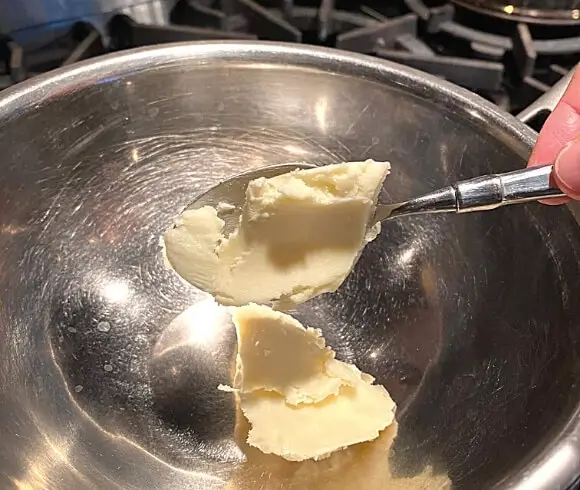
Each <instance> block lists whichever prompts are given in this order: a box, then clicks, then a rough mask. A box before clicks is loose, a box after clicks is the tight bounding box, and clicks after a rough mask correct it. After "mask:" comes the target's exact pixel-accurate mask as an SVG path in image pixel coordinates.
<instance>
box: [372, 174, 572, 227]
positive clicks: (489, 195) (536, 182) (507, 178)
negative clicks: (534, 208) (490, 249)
mask: <svg viewBox="0 0 580 490" xmlns="http://www.w3.org/2000/svg"><path fill="white" fill-rule="evenodd" d="M552 168H553V165H543V166H539V167H530V168H525V169H522V170H515V171H514V172H507V173H503V174H490V175H483V176H481V177H475V178H474V179H469V180H462V181H459V182H456V183H455V184H452V185H449V186H447V187H443V188H442V189H439V190H436V191H434V192H430V193H429V194H424V195H422V196H419V197H415V198H413V199H411V200H409V201H406V202H403V203H398V204H383V205H379V206H377V209H376V211H375V216H374V222H376V221H383V220H386V219H390V218H397V217H399V216H410V215H414V214H427V213H470V212H472V211H487V210H490V209H495V208H499V207H501V206H505V205H507V204H516V203H522V202H529V201H537V200H539V199H549V198H553V197H564V196H565V194H564V193H563V192H562V191H561V190H560V189H558V188H557V187H554V186H552V183H551V179H550V176H551V174H552Z"/></svg>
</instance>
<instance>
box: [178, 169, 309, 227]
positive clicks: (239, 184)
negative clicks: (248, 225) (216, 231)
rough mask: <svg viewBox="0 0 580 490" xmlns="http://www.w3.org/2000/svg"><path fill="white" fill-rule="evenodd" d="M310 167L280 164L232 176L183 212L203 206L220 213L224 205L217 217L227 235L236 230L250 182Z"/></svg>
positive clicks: (206, 192)
mask: <svg viewBox="0 0 580 490" xmlns="http://www.w3.org/2000/svg"><path fill="white" fill-rule="evenodd" d="M312 167H314V165H310V164H307V163H281V164H278V165H268V166H267V167H261V168H257V169H254V170H250V171H249V172H242V173H241V174H239V175H234V176H232V177H230V178H228V179H226V180H224V181H221V182H218V183H217V184H216V185H214V186H213V187H211V188H210V189H208V190H207V191H205V192H204V193H203V194H201V195H199V196H197V197H196V198H195V200H194V201H193V202H191V203H189V204H188V205H187V206H186V207H185V209H184V211H186V210H189V209H199V208H203V207H204V206H211V207H212V208H216V209H218V211H220V208H222V209H223V206H224V205H225V206H226V207H227V208H229V209H227V211H226V212H219V216H220V218H221V219H222V220H223V221H224V227H223V233H224V234H225V235H229V234H230V233H232V232H233V231H234V230H235V229H236V227H237V226H238V223H239V222H240V215H241V214H242V206H243V205H244V201H245V200H246V188H247V187H248V184H249V183H250V182H251V181H252V180H254V179H258V178H260V177H264V178H266V179H269V178H270V177H275V176H276V175H280V174H285V173H286V172H292V170H297V169H306V168H312Z"/></svg>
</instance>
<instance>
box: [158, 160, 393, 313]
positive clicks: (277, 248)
mask: <svg viewBox="0 0 580 490" xmlns="http://www.w3.org/2000/svg"><path fill="white" fill-rule="evenodd" d="M389 169H390V165H389V164H388V163H386V162H375V161H373V160H366V161H364V162H348V163H340V164H335V165H327V166H323V167H315V168H311V169H306V170H295V171H292V172H288V173H284V174H281V175H276V176H274V177H271V178H264V177H261V178H257V179H255V180H251V181H250V182H249V183H248V184H247V188H246V191H245V202H244V203H243V205H242V210H241V215H240V217H239V222H238V224H237V226H236V227H235V229H234V231H233V232H232V233H231V234H230V235H229V236H225V233H224V227H225V222H224V220H222V218H221V217H220V216H219V215H218V211H217V210H216V209H215V208H212V207H207V206H205V207H202V208H200V209H194V210H188V211H186V212H184V213H183V214H182V215H181V216H180V217H179V218H178V220H177V221H176V223H175V226H174V227H172V228H171V229H170V230H168V231H167V232H166V233H165V234H164V236H163V240H164V245H165V253H166V256H167V259H168V261H169V263H170V265H171V266H172V267H173V269H174V270H175V271H176V272H177V273H178V274H180V275H181V276H182V277H183V278H184V279H185V280H187V281H189V282H190V283H192V284H194V285H195V286H197V287H199V288H201V289H203V290H205V291H207V292H209V293H211V294H212V295H213V296H215V298H216V300H217V301H218V302H219V303H221V304H225V305H235V306H241V305H244V304H247V303H251V302H253V303H261V304H274V305H275V306H277V307H278V308H292V307H294V306H295V305H297V304H300V303H303V302H305V301H307V300H308V299H310V298H312V297H314V296H317V295H319V294H322V293H326V292H332V291H335V290H336V289H337V288H338V287H339V286H340V284H341V283H342V282H343V281H344V279H345V278H346V276H347V275H348V274H349V273H350V271H351V269H352V267H353V266H354V264H355V262H356V260H357V258H358V256H359V254H360V252H361V251H362V249H363V248H364V246H365V245H366V244H367V243H368V242H369V241H371V240H373V239H374V238H375V237H376V236H377V234H378V232H379V231H380V224H379V223H377V224H376V225H374V226H372V227H370V228H369V221H370V220H371V218H372V216H373V213H374V209H375V205H376V200H377V197H378V193H379V191H380V189H381V187H382V184H383V181H384V179H385V177H386V176H387V174H388V173H389ZM240 204H241V203H240Z"/></svg>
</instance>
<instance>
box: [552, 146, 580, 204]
mask: <svg viewBox="0 0 580 490" xmlns="http://www.w3.org/2000/svg"><path fill="white" fill-rule="evenodd" d="M554 174H555V176H556V181H557V182H558V183H559V184H560V187H561V188H562V190H563V191H564V192H566V194H569V195H570V197H572V198H575V199H577V198H578V197H580V139H576V140H574V141H572V142H570V143H568V144H567V145H566V146H565V147H564V148H563V149H562V151H561V152H560V153H559V154H558V157H557V158H556V162H555V164H554Z"/></svg>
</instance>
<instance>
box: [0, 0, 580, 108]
mask: <svg viewBox="0 0 580 490" xmlns="http://www.w3.org/2000/svg"><path fill="white" fill-rule="evenodd" d="M572 1H574V0H572ZM575 12H576V11H575ZM132 14H133V15H126V14H122V13H115V12H111V15H110V17H109V19H108V21H107V22H106V23H104V24H103V25H95V24H94V23H90V22H83V21H79V22H76V23H74V25H72V26H71V27H70V29H68V30H66V31H65V32H63V33H61V34H59V35H58V36H56V37H55V39H53V40H52V41H51V42H49V43H46V44H44V45H42V46H30V45H29V44H28V43H24V42H22V41H21V38H25V36H23V35H21V33H19V32H15V33H13V34H12V35H10V36H8V35H4V36H1V37H0V60H1V61H4V65H5V66H4V70H2V67H1V66H0V89H1V88H5V87H7V86H10V85H12V84H13V83H15V82H19V81H21V80H24V79H26V78H28V77H30V76H34V75H35V74H37V73H42V72H45V71H47V70H50V69H52V68H55V67H57V66H61V65H66V64H70V63H73V62H75V61H78V60H82V59H86V58H90V57H92V56H96V55H99V54H102V53H106V52H110V51H116V50H121V49H127V48H132V47H137V46H144V45H150V44H157V43H166V42H175V41H187V40H192V41H195V40H208V39H262V40H272V41H286V42H302V43H310V44H318V45H326V46H333V47H337V48H340V49H346V50H350V51H356V52H360V53H366V54H371V55H374V56H378V57H381V58H385V59H389V60H393V61H397V62H399V63H403V64H406V65H409V66H412V67H415V68H418V69H421V70H424V71H427V72H430V73H433V74H436V75H438V76H441V77H443V78H445V79H447V80H449V81H451V82H454V83H456V84H459V85H462V86H464V87H466V88H468V89H470V90H472V91H475V92H477V93H479V94H480V95H483V96H484V97H486V98H487V99H489V100H491V101H493V102H494V103H496V104H498V105H499V106H501V107H502V108H504V109H506V110H508V111H511V112H512V113H516V112H519V111H520V110H521V109H523V108H524V107H525V106H527V105H528V104H529V103H531V102H532V101H533V100H535V99H536V98H537V97H539V96H540V95H541V94H542V93H544V92H546V91H547V90H548V89H549V88H550V86H552V85H553V84H554V83H555V82H556V81H557V80H558V79H559V78H560V77H562V76H563V75H564V74H565V73H566V72H567V71H568V70H569V69H570V68H571V67H572V66H573V65H574V64H575V63H577V62H578V61H580V27H579V26H580V24H576V25H568V26H566V25H560V26H554V25H550V23H547V24H548V25H543V24H542V23H541V22H534V23H525V22H513V21H511V20H505V19H500V18H497V17H493V16H488V15H484V14H481V13H476V12H474V11H472V10H469V9H466V8H463V7H461V6H460V5H458V4H457V3H455V4H454V3H450V2H438V1H436V2H433V1H429V0H396V1H392V2H384V1H380V0H368V1H367V0H362V1H361V0H306V1H298V0H296V1H294V0H179V1H178V2H177V3H176V4H175V5H174V6H173V7H172V8H170V9H168V10H167V13H166V15H157V16H156V17H155V19H154V20H153V21H152V20H151V18H150V17H145V18H144V19H143V18H140V16H139V15H138V13H132ZM579 15H580V12H579ZM141 17H142V16H141ZM504 17H505V16H504ZM46 29H50V26H46ZM46 29H45V30H46ZM29 38H30V35H28V36H27V37H26V40H27V41H28V40H29Z"/></svg>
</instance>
